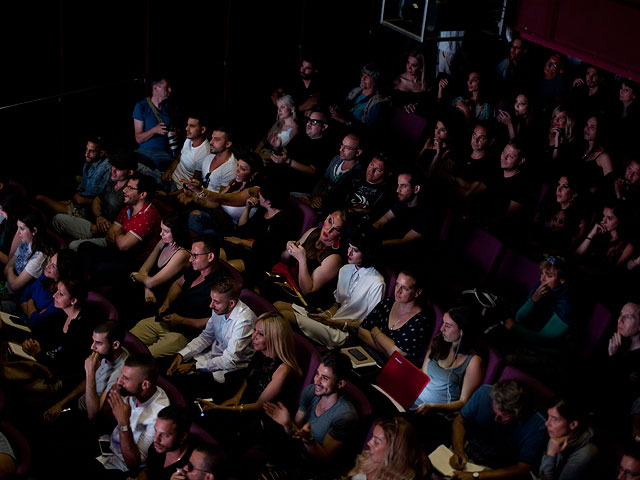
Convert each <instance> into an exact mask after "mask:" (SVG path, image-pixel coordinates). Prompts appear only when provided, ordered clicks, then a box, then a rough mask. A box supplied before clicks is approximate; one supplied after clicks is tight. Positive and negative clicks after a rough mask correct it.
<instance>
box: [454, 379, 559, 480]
mask: <svg viewBox="0 0 640 480" xmlns="http://www.w3.org/2000/svg"><path fill="white" fill-rule="evenodd" d="M451 436H452V443H453V456H452V457H451V459H450V460H449V462H450V464H451V466H452V467H453V468H454V470H457V471H456V472H455V473H454V477H453V478H457V479H461V480H471V479H472V478H473V475H472V473H471V472H465V471H462V469H464V467H465V465H466V464H467V463H468V462H469V463H474V464H479V465H484V466H486V467H489V468H490V469H491V471H490V472H488V475H487V476H489V475H491V477H490V478H519V477H520V476H528V475H529V472H530V471H531V470H534V471H535V470H537V465H538V463H539V462H540V458H541V456H542V451H543V449H544V445H545V443H546V441H547V432H546V429H545V420H544V417H543V416H542V415H540V413H538V412H536V411H534V410H533V408H532V407H531V400H530V393H529V392H528V391H526V389H525V386H524V385H522V384H521V383H520V382H518V381H516V380H503V381H500V382H498V383H496V384H495V385H493V386H491V385H483V386H481V387H480V388H479V389H478V390H476V392H475V393H474V394H473V395H472V396H471V399H470V400H469V401H468V402H467V404H466V405H465V406H464V408H463V409H462V411H461V412H460V413H459V414H458V416H457V417H456V418H455V420H454V421H453V427H452V435H451ZM481 475H482V474H481Z"/></svg>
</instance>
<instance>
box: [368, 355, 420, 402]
mask: <svg viewBox="0 0 640 480" xmlns="http://www.w3.org/2000/svg"><path fill="white" fill-rule="evenodd" d="M429 380H430V379H429V377H428V376H427V375H426V374H425V373H424V372H423V371H422V370H420V369H419V368H418V367H416V366H415V365H414V364H413V363H411V362H410V361H409V360H408V359H407V358H405V357H403V356H402V355H400V354H399V353H398V352H394V353H393V355H391V358H390V359H389V360H388V361H387V363H385V365H384V367H382V371H381V372H380V374H379V375H378V378H377V379H376V384H377V387H378V389H379V390H382V392H383V393H385V394H386V395H387V396H389V397H391V398H392V399H393V400H395V402H394V403H397V404H396V406H398V405H400V406H401V407H402V409H403V410H407V409H408V408H410V407H411V405H413V403H414V402H415V401H416V399H417V398H418V395H420V393H421V392H422V390H423V389H424V387H425V386H426V385H427V383H429ZM374 387H376V385H374ZM403 410H401V411H403Z"/></svg>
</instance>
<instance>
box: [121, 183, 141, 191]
mask: <svg viewBox="0 0 640 480" xmlns="http://www.w3.org/2000/svg"><path fill="white" fill-rule="evenodd" d="M122 189H123V190H136V191H137V190H138V187H132V186H131V185H129V184H127V185H125V186H124V187H123V188H122Z"/></svg>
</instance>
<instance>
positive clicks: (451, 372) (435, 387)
mask: <svg viewBox="0 0 640 480" xmlns="http://www.w3.org/2000/svg"><path fill="white" fill-rule="evenodd" d="M474 322H477V319H475V318H472V315H471V312H470V311H469V310H467V309H465V308H461V307H458V308H452V309H451V310H449V311H448V312H446V313H445V314H444V317H443V320H442V327H440V332H439V333H438V335H436V336H435V337H434V339H433V341H432V342H431V345H430V346H429V350H428V351H427V356H426V357H425V359H424V363H423V364H422V371H423V372H424V373H426V374H427V376H428V377H429V378H430V379H431V380H430V381H429V383H427V386H426V387H425V388H424V390H422V392H421V393H420V395H419V396H418V398H417V399H416V401H415V403H414V404H413V406H412V407H411V408H412V409H415V411H416V413H419V414H420V415H429V416H431V417H432V418H436V417H433V415H432V414H434V413H440V414H443V416H440V417H439V418H440V419H441V420H444V419H445V417H444V415H448V414H450V413H453V412H457V411H459V410H460V409H461V408H462V407H464V406H465V404H466V403H467V401H468V400H469V398H470V397H471V395H473V392H475V391H476V390H477V389H478V387H479V386H480V385H481V384H482V380H483V378H484V367H483V362H482V358H480V356H479V355H477V354H476V352H475V350H474V348H473V343H474V341H475V338H476V334H475V330H477V328H476V327H475V326H474ZM465 332H466V333H465ZM447 425H448V426H449V424H448V423H447Z"/></svg>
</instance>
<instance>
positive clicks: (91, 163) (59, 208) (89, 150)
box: [35, 136, 110, 217]
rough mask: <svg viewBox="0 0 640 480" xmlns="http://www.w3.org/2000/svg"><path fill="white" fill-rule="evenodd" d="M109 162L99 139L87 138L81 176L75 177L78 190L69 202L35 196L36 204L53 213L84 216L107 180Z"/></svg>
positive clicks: (44, 196) (102, 143)
mask: <svg viewBox="0 0 640 480" xmlns="http://www.w3.org/2000/svg"><path fill="white" fill-rule="evenodd" d="M109 170H110V169H109V162H108V161H107V155H106V151H105V148H104V140H103V139H102V138H101V137H98V136H95V137H89V138H88V139H87V146H86V148H85V152H84V166H83V167H82V176H81V177H76V179H77V180H78V183H79V185H78V188H77V190H76V193H75V195H73V198H72V199H71V200H53V199H52V198H49V197H47V196H46V195H36V196H35V199H36V201H38V202H41V203H43V204H45V205H46V206H47V207H48V208H49V209H51V210H52V211H53V212H54V213H64V214H70V215H74V216H78V217H83V216H85V209H87V208H88V207H89V206H91V203H92V202H93V199H94V198H95V197H96V196H97V195H98V194H99V193H100V192H101V191H102V189H103V188H104V187H105V186H106V184H107V180H109Z"/></svg>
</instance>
